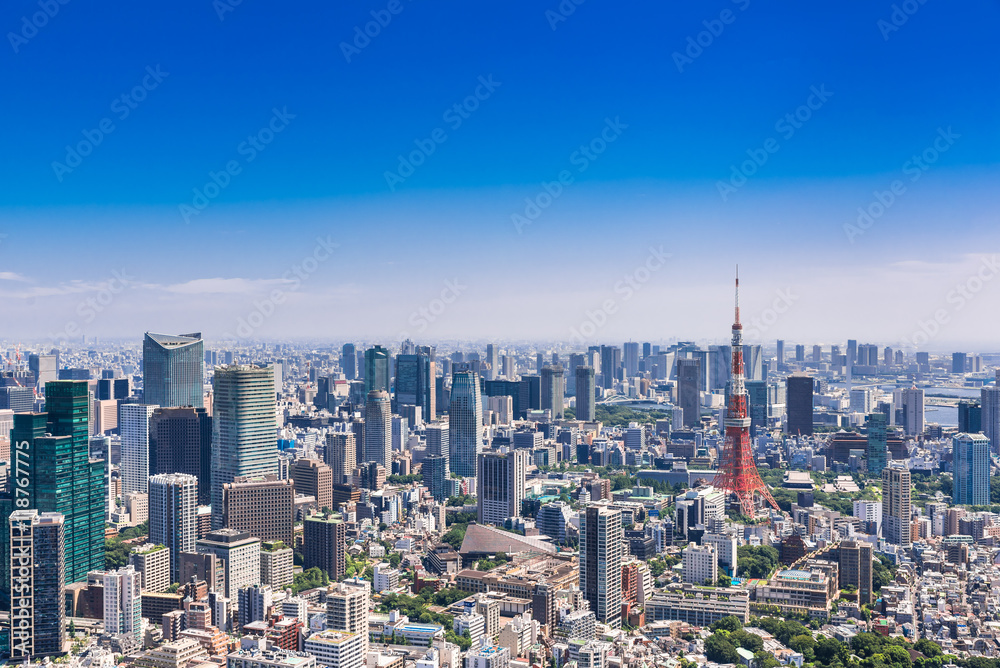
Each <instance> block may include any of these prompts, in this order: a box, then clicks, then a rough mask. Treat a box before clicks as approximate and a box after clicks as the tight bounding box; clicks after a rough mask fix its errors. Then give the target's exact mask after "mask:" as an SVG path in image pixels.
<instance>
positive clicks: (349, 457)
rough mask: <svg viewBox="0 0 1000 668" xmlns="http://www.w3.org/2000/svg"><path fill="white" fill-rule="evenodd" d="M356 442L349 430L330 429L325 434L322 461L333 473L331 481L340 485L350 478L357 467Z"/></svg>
mask: <svg viewBox="0 0 1000 668" xmlns="http://www.w3.org/2000/svg"><path fill="white" fill-rule="evenodd" d="M356 455H357V442H356V440H355V438H354V433H353V432H350V431H331V432H327V434H326V449H325V450H324V451H323V461H325V462H326V464H327V466H329V467H330V469H331V471H332V473H333V483H334V484H335V485H342V484H344V483H345V482H348V480H350V477H351V474H352V473H353V472H354V469H355V468H356V467H357V465H358V462H357V461H356V459H355V457H356Z"/></svg>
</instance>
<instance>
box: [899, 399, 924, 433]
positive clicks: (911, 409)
mask: <svg viewBox="0 0 1000 668" xmlns="http://www.w3.org/2000/svg"><path fill="white" fill-rule="evenodd" d="M901 395H902V407H903V427H904V428H905V429H906V435H907V436H919V435H920V434H923V433H924V391H923V390H921V389H920V388H916V387H912V388H907V389H904V390H903V391H902V392H901Z"/></svg>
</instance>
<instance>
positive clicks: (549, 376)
mask: <svg viewBox="0 0 1000 668" xmlns="http://www.w3.org/2000/svg"><path fill="white" fill-rule="evenodd" d="M565 394H566V390H565V379H564V375H563V368H562V367H561V366H544V367H542V410H545V409H548V410H550V411H552V419H553V420H561V419H562V418H563V396H564V395H565Z"/></svg>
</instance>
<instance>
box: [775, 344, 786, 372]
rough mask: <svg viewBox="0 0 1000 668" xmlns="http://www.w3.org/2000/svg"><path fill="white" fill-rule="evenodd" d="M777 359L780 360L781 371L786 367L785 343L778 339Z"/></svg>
mask: <svg viewBox="0 0 1000 668" xmlns="http://www.w3.org/2000/svg"><path fill="white" fill-rule="evenodd" d="M777 358H778V368H779V369H780V368H781V367H783V366H784V365H785V342H784V341H782V340H781V339H778V352H777Z"/></svg>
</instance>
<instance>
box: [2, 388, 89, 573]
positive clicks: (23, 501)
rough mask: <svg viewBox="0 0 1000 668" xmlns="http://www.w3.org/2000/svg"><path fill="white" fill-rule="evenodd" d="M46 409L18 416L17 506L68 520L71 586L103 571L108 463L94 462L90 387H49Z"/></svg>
mask: <svg viewBox="0 0 1000 668" xmlns="http://www.w3.org/2000/svg"><path fill="white" fill-rule="evenodd" d="M45 407H46V409H47V411H48V412H47V413H22V414H18V415H15V416H14V429H13V430H12V431H11V437H12V438H11V440H12V447H13V449H14V450H15V452H16V453H17V456H16V457H14V458H13V461H12V462H11V483H12V486H13V492H14V506H15V508H21V509H35V510H38V511H39V512H41V513H61V514H62V515H63V522H64V533H65V537H64V543H65V544H64V556H65V582H66V583H67V584H71V583H74V582H81V581H84V580H86V579H87V572H88V571H92V570H100V569H102V568H103V566H104V509H105V486H104V473H105V461H104V460H103V459H91V457H90V438H89V434H88V431H89V430H88V423H87V418H88V413H89V391H88V388H87V381H74V380H54V381H52V382H50V383H46V385H45Z"/></svg>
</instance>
